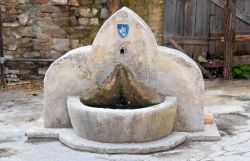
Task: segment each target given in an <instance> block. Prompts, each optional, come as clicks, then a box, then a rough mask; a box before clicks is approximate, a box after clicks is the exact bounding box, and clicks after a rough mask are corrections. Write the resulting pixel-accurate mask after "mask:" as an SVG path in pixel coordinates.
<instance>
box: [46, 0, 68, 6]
mask: <svg viewBox="0 0 250 161" xmlns="http://www.w3.org/2000/svg"><path fill="white" fill-rule="evenodd" d="M50 1H51V4H52V5H67V4H68V0H50Z"/></svg>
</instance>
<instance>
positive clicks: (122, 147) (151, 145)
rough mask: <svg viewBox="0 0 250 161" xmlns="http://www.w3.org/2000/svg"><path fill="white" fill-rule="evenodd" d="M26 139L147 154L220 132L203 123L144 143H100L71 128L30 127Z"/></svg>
mask: <svg viewBox="0 0 250 161" xmlns="http://www.w3.org/2000/svg"><path fill="white" fill-rule="evenodd" d="M25 135H26V136H27V138H28V139H58V140H59V141H60V142H61V143H63V144H65V145H66V146H68V147H70V148H72V149H74V150H79V151H87V152H93V153H106V154H147V153H153V152H160V151H168V150H171V149H173V148H175V147H176V146H178V145H180V144H182V143H183V142H185V141H186V140H191V141H219V140H221V136H220V133H219V131H218V129H217V126H216V124H205V128H204V131H203V132H195V133H187V132H173V133H172V134H170V135H169V136H167V137H165V138H162V139H159V140H156V141H151V142H145V143H116V144H114V143H102V142H96V141H91V140H87V139H84V138H82V137H79V136H77V135H76V134H75V133H74V131H73V129H72V128H39V127H36V128H32V129H29V130H27V131H26V133H25Z"/></svg>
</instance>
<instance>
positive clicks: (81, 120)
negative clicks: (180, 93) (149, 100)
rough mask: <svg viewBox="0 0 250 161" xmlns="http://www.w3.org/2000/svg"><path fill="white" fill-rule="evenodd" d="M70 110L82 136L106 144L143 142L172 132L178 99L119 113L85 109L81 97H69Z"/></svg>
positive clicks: (112, 110)
mask: <svg viewBox="0 0 250 161" xmlns="http://www.w3.org/2000/svg"><path fill="white" fill-rule="evenodd" d="M103 101H105V100H103ZM130 105H131V103H130ZM67 107H68V111H69V116H70V119H71V123H72V125H73V129H74V131H75V133H76V134H77V135H78V136H80V137H83V138H85V139H88V140H93V141H98V142H106V143H143V142H148V141H154V140H158V139H162V138H164V137H166V136H168V135H169V134H170V133H172V130H173V125H174V121H175V114H176V108H177V103H176V98H175V97H166V98H165V100H164V101H163V102H162V103H160V104H156V105H154V106H149V107H146V108H140V109H132V110H125V111H120V112H119V111H118V110H114V109H105V108H104V107H102V106H101V108H97V107H90V106H86V105H84V104H83V103H81V101H80V98H79V97H73V96H69V97H68V99H67ZM137 108H139V107H137ZM87 118H88V120H86V119H87ZM138 120H140V121H138ZM96 125H98V126H96ZM113 125H115V126H116V128H115V129H114V127H113ZM89 127H91V128H89ZM100 131H101V133H100ZM128 131H129V132H128Z"/></svg>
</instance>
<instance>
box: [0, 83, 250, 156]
mask: <svg viewBox="0 0 250 161" xmlns="http://www.w3.org/2000/svg"><path fill="white" fill-rule="evenodd" d="M42 98H43V92H42V91H27V90H24V89H11V90H5V91H3V90H0V161H80V160H81V161H82V160H84V161H104V160H108V161H116V160H117V161H142V160H145V161H148V160H149V161H150V160H152V161H154V160H162V161H166V160H169V161H199V160H202V161H249V160H250V119H249V118H250V81H242V80H241V81H219V80H215V81H212V82H206V92H205V111H206V112H213V113H215V120H216V123H217V125H218V128H219V129H220V130H221V134H222V135H223V137H222V140H221V141H218V142H185V143H184V144H182V145H181V146H179V147H177V148H175V149H173V150H171V151H167V152H160V153H153V154H147V155H103V154H95V153H86V152H78V151H74V150H71V149H70V148H68V147H66V146H64V145H63V144H61V143H60V142H58V141H56V140H32V141H27V140H26V138H25V136H24V132H25V130H26V129H28V128H30V127H32V126H42V121H41V120H42V118H41V116H42V110H43V102H42Z"/></svg>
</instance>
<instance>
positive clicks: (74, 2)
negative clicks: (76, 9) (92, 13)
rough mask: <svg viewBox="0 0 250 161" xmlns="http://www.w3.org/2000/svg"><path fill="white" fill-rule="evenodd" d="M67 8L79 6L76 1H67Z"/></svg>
mask: <svg viewBox="0 0 250 161" xmlns="http://www.w3.org/2000/svg"><path fill="white" fill-rule="evenodd" d="M68 5H69V6H79V2H78V0H69V3H68Z"/></svg>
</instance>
